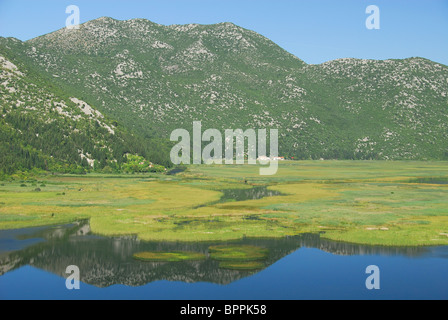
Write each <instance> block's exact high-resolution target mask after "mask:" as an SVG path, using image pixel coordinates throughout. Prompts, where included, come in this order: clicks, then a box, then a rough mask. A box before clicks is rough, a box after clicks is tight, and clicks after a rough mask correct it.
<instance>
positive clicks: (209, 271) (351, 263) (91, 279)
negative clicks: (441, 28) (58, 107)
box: [0, 221, 448, 300]
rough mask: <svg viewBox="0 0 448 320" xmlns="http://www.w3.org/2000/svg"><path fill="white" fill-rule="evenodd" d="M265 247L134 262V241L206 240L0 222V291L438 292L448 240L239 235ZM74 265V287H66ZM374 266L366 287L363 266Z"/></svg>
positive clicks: (213, 294) (409, 295)
mask: <svg viewBox="0 0 448 320" xmlns="http://www.w3.org/2000/svg"><path fill="white" fill-rule="evenodd" d="M230 243H231V244H250V245H256V246H260V247H264V248H267V249H269V254H268V257H267V259H266V260H265V261H264V266H263V268H262V269H260V270H256V271H236V270H228V269H222V268H220V267H219V263H218V262H217V261H215V260H212V259H210V258H207V259H206V260H204V261H195V262H157V263H155V262H154V263H153V262H140V261H136V260H134V259H133V258H132V255H133V254H134V253H136V252H140V251H164V252H166V251H196V252H203V253H204V254H207V252H208V247H209V246H210V245H213V244H215V243H181V242H143V241H139V240H138V239H137V238H135V237H119V238H116V237H115V238H114V237H100V236H96V235H93V234H92V233H91V232H90V226H89V223H88V221H82V222H79V223H74V224H70V225H63V226H56V227H54V226H53V227H41V228H30V229H21V230H5V231H0V299H167V300H168V299H186V300H191V299H218V300H219V299H225V300H227V299H269V300H276V299H281V300H291V299H294V300H295V299H447V298H448V247H430V248H429V247H425V248H415V247H412V248H403V247H400V248H390V247H378V246H363V245H354V244H347V243H339V242H333V241H328V240H324V239H322V238H321V237H320V236H319V235H310V234H307V235H302V236H296V237H288V238H282V239H244V240H241V241H236V242H230ZM69 265H77V266H78V267H79V269H80V273H81V288H80V290H67V289H66V287H65V277H66V276H68V275H67V274H65V270H66V267H67V266H69ZM369 265H377V266H378V267H379V268H380V289H379V290H367V289H366V286H365V281H366V278H367V277H368V275H367V274H366V273H365V270H366V267H367V266H369Z"/></svg>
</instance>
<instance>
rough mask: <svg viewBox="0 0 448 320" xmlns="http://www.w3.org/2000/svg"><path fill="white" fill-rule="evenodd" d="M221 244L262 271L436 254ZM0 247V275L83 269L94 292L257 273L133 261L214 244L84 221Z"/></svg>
mask: <svg viewBox="0 0 448 320" xmlns="http://www.w3.org/2000/svg"><path fill="white" fill-rule="evenodd" d="M226 243H227V244H232V245H234V244H238V245H253V246H259V247H264V248H267V249H269V253H268V256H267V258H266V260H265V261H264V263H265V264H264V268H266V267H268V266H270V265H272V264H273V263H275V262H276V261H278V260H280V259H282V258H283V257H285V256H287V255H289V254H291V253H293V252H294V251H296V250H298V249H300V248H303V247H308V248H317V249H319V250H322V251H326V252H329V253H333V254H337V255H374V254H375V255H403V256H408V257H419V256H423V255H428V254H437V251H436V250H433V248H428V247H383V246H366V245H358V244H350V243H342V242H335V241H329V240H325V239H322V238H321V237H320V236H319V235H317V234H304V235H300V236H294V237H285V238H279V239H242V240H239V241H231V242H226ZM0 244H1V245H0V276H1V275H3V274H5V273H7V272H10V271H12V270H15V269H18V268H20V267H22V266H25V265H30V266H33V267H36V268H39V269H43V270H46V271H49V272H51V273H53V274H56V275H59V276H62V277H65V276H66V274H65V270H66V267H67V266H69V265H77V266H78V267H79V268H80V270H82V278H81V280H82V281H83V282H84V283H88V284H91V285H94V286H97V287H108V286H111V285H115V284H123V285H128V286H142V285H145V284H147V283H150V282H153V281H157V280H169V281H182V282H186V283H193V282H209V283H218V284H229V283H231V282H234V281H236V280H239V279H241V278H244V277H247V276H249V275H251V274H254V273H256V272H259V271H260V270H257V271H239V270H228V269H222V268H220V267H219V262H218V261H216V260H213V259H210V258H207V259H205V260H202V261H186V262H142V261H137V260H135V259H133V257H132V256H133V254H134V253H136V252H142V251H160V252H174V251H192V252H200V253H203V254H205V255H208V248H209V247H210V246H211V245H216V244H217V242H197V243H193V242H145V241H140V240H139V239H137V238H136V237H133V236H129V237H102V236H96V235H93V234H91V231H90V225H89V222H88V221H81V222H77V223H73V224H69V225H63V226H51V227H39V228H29V229H20V230H3V231H1V230H0ZM219 244H223V242H220V243H219ZM442 257H443V256H442ZM445 258H447V257H446V256H445Z"/></svg>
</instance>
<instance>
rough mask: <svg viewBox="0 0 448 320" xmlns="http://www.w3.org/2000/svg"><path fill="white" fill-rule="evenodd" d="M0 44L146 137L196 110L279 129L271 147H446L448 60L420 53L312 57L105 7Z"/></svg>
mask: <svg viewBox="0 0 448 320" xmlns="http://www.w3.org/2000/svg"><path fill="white" fill-rule="evenodd" d="M298 41H300V40H298ZM0 52H4V55H5V56H8V58H9V59H10V60H8V61H10V62H11V63H16V62H17V61H20V62H21V63H22V64H23V65H24V66H26V67H27V68H30V69H32V70H34V72H35V73H36V74H38V75H39V76H40V77H41V78H42V79H43V80H42V81H43V82H44V83H45V86H44V87H43V88H42V89H43V90H47V89H46V88H47V86H53V87H57V88H60V90H61V92H63V93H64V94H65V95H66V96H67V97H76V99H78V100H82V101H85V103H87V104H89V105H90V106H94V108H95V110H97V111H98V112H100V113H101V114H104V116H105V117H108V118H110V119H118V120H119V123H120V124H122V127H123V129H125V130H127V131H129V132H132V133H134V134H135V135H136V136H138V137H139V138H141V139H143V140H144V141H145V142H144V145H146V144H147V143H148V141H151V140H154V139H166V138H169V134H170V133H171V131H172V130H174V129H177V128H183V129H187V130H190V131H191V129H192V123H193V121H196V120H197V121H199V120H200V121H202V126H203V128H204V129H206V128H217V129H220V130H223V129H229V128H231V129H238V128H241V129H247V128H254V129H257V128H267V129H279V144H280V155H283V156H287V157H295V158H299V159H310V158H311V159H319V158H326V159H448V139H447V138H448V130H447V129H448V121H447V120H448V110H447V107H448V67H447V66H445V65H442V64H439V63H436V62H433V61H430V60H427V59H423V58H409V59H403V60H384V61H378V60H361V59H351V58H347V59H338V60H335V61H330V62H326V63H323V64H319V65H309V64H306V63H305V62H304V61H302V60H300V59H299V58H297V57H295V56H294V55H292V54H290V53H288V52H287V51H285V50H284V49H282V48H281V47H279V46H278V45H276V44H275V43H273V42H272V41H270V40H269V39H267V38H265V37H263V36H262V35H260V34H257V33H256V32H254V31H250V30H247V29H244V28H241V27H239V26H236V25H234V24H232V23H219V24H215V25H198V24H189V25H171V26H164V25H159V24H156V23H153V22H150V21H148V20H145V19H132V20H128V21H118V20H114V19H112V18H106V17H103V18H99V19H96V20H92V21H89V22H87V23H84V24H82V25H81V26H80V28H79V29H78V30H76V29H75V30H67V29H65V28H64V29H61V30H58V31H56V32H53V33H50V34H47V35H43V36H40V37H37V38H34V39H31V40H29V41H26V42H21V41H18V40H14V39H10V38H8V39H5V38H0ZM0 88H1V87H0ZM11 94H12V93H8V92H6V95H7V96H10V95H11ZM108 125H109V126H110V124H108ZM111 128H112V127H111ZM150 149H152V150H153V149H154V148H150ZM166 149H167V148H166ZM161 153H165V151H164V150H162V151H159V152H157V154H159V155H160V154H161Z"/></svg>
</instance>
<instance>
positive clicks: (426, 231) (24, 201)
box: [0, 161, 448, 246]
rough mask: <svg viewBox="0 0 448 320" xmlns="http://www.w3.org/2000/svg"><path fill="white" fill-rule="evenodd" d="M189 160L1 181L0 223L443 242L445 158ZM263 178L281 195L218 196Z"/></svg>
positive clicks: (168, 235)
mask: <svg viewBox="0 0 448 320" xmlns="http://www.w3.org/2000/svg"><path fill="white" fill-rule="evenodd" d="M279 165H280V166H279V170H278V172H277V174H276V175H273V176H260V175H259V167H258V166H251V165H243V166H237V165H231V166H229V165H222V166H218V165H213V166H209V165H202V166H189V167H188V169H187V170H186V171H185V172H182V173H179V174H177V175H175V176H169V175H164V174H145V175H138V174H136V175H124V174H123V175H97V174H89V175H85V176H74V175H61V176H42V177H41V178H40V179H39V180H38V181H13V182H7V181H3V182H0V229H13V228H23V227H30V226H40V225H53V224H62V223H67V222H70V221H76V220H81V219H90V226H91V228H92V232H94V233H97V234H101V235H129V234H134V235H138V237H139V238H140V239H142V240H173V241H210V240H212V241H214V240H216V241H221V240H233V239H240V238H243V237H264V238H265V237H283V236H288V235H296V234H299V233H309V232H316V233H317V232H318V233H321V236H322V237H324V238H328V239H333V240H340V241H347V242H353V243H363V244H372V245H373V244H377V245H394V246H414V245H448V162H422V161H387V162H386V161H294V162H289V161H285V162H280V164H279ZM259 185H264V186H267V187H268V189H270V190H276V191H279V192H280V193H281V195H275V196H270V197H265V198H261V199H257V200H245V201H227V202H222V201H219V200H220V199H221V197H222V195H223V193H222V190H226V189H248V188H252V187H253V186H259Z"/></svg>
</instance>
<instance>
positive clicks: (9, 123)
mask: <svg viewBox="0 0 448 320" xmlns="http://www.w3.org/2000/svg"><path fill="white" fill-rule="evenodd" d="M8 41H9V42H15V41H14V40H12V39H9V40H8ZM16 63H17V61H15V63H13V62H12V61H11V60H10V59H9V58H8V57H7V55H6V54H4V52H2V50H1V49H0V108H1V111H2V117H1V118H0V142H1V144H0V171H1V172H3V173H6V174H11V173H13V172H15V171H17V170H30V169H32V168H39V169H43V170H50V171H57V172H76V173H83V172H85V171H86V170H90V169H92V168H95V169H102V168H104V167H106V166H109V167H110V169H112V170H114V169H115V170H118V169H120V168H121V166H122V165H123V163H127V162H128V157H127V154H128V153H130V154H140V155H143V156H146V157H148V158H151V157H152V156H153V155H155V153H154V154H153V153H151V152H149V151H148V150H147V148H144V147H142V145H143V146H144V145H145V143H143V142H142V138H139V137H135V136H133V135H132V134H130V133H128V131H127V130H126V129H124V128H120V126H119V123H118V122H117V121H112V120H110V119H108V118H107V117H106V116H104V115H103V114H102V113H100V112H99V111H98V110H96V109H95V108H93V107H92V106H90V105H89V104H87V103H86V102H84V101H82V100H80V99H78V98H76V97H74V96H68V95H66V93H65V92H63V91H62V90H61V89H59V88H58V87H56V86H54V85H53V84H51V83H49V82H47V81H46V80H45V79H43V78H41V77H40V76H39V75H38V74H37V73H35V72H33V70H31V69H28V68H26V67H24V65H23V64H21V63H17V64H16ZM153 144H154V142H153ZM146 145H149V144H148V143H146ZM155 159H156V160H161V159H159V158H157V157H155ZM160 162H163V161H160Z"/></svg>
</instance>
